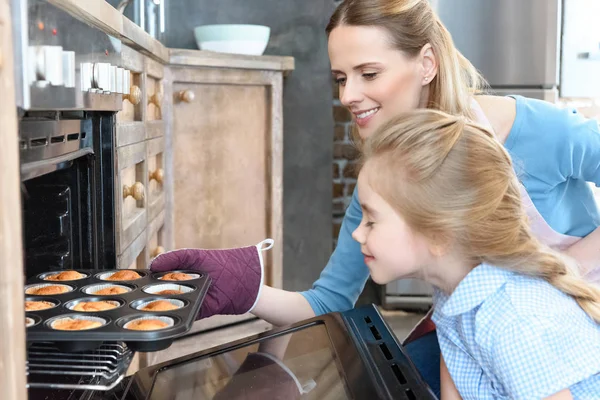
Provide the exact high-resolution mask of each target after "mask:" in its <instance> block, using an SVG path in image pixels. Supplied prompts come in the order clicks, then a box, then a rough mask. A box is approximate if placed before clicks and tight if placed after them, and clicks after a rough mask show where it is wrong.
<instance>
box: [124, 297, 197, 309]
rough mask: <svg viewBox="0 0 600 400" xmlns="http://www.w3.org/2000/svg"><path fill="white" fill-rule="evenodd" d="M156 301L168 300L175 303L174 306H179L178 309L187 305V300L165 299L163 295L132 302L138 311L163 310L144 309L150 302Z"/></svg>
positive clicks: (132, 305)
mask: <svg viewBox="0 0 600 400" xmlns="http://www.w3.org/2000/svg"><path fill="white" fill-rule="evenodd" d="M156 301H168V302H169V303H171V304H173V305H174V306H177V308H176V309H177V310H178V309H180V308H183V307H185V306H186V304H185V302H184V301H183V300H177V299H163V298H161V297H156V298H152V299H149V300H139V301H134V302H132V303H131V307H133V308H135V309H136V310H138V311H142V312H163V311H155V310H144V309H143V308H144V307H146V306H147V305H148V304H151V303H154V302H156ZM168 311H170V310H168Z"/></svg>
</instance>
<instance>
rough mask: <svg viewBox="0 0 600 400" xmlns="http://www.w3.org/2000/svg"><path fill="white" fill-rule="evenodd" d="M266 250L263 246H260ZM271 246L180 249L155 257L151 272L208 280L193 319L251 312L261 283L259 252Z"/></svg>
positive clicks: (271, 242)
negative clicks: (197, 274) (182, 271)
mask: <svg viewBox="0 0 600 400" xmlns="http://www.w3.org/2000/svg"><path fill="white" fill-rule="evenodd" d="M265 245H266V246H267V247H263V246H265ZM271 247H273V239H265V240H263V241H262V242H260V243H259V244H257V245H256V246H248V247H239V248H234V249H219V250H208V249H180V250H174V251H169V252H166V253H163V254H160V255H159V256H157V257H156V258H155V259H154V260H152V262H151V263H150V269H151V270H152V271H154V272H164V271H172V270H178V269H186V270H194V271H198V272H200V273H203V274H207V275H208V276H210V277H211V279H212V283H211V285H210V287H209V289H208V292H207V293H206V297H205V298H204V302H203V303H202V306H201V307H200V313H198V316H197V317H196V319H201V318H208V317H211V316H213V315H222V314H235V315H239V314H245V313H247V312H249V311H252V309H253V308H254V306H255V305H256V302H257V301H258V296H259V294H260V289H261V287H262V285H263V282H264V263H263V257H262V252H263V251H265V250H269V249H270V248H271Z"/></svg>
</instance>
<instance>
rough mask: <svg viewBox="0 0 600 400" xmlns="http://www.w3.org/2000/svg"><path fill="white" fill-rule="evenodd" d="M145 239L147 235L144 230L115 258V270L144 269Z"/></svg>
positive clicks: (146, 261) (145, 257)
mask: <svg viewBox="0 0 600 400" xmlns="http://www.w3.org/2000/svg"><path fill="white" fill-rule="evenodd" d="M146 239H147V234H146V231H145V230H144V231H142V233H140V235H139V236H138V237H137V238H135V240H134V241H133V242H132V243H131V244H130V245H129V247H128V248H126V249H125V250H124V251H123V253H122V254H121V255H120V256H119V257H118V258H117V268H121V269H146V268H147V265H148V260H147V256H146V253H147V251H146V250H147V249H146Z"/></svg>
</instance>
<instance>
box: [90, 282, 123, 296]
mask: <svg viewBox="0 0 600 400" xmlns="http://www.w3.org/2000/svg"><path fill="white" fill-rule="evenodd" d="M112 287H118V288H122V289H125V290H126V292H125V293H129V292H131V291H132V290H134V288H132V287H131V286H129V285H123V284H118V283H102V284H99V285H91V286H86V287H84V288H83V293H85V294H89V295H92V296H120V295H122V294H125V293H116V294H114V293H113V294H98V293H97V292H98V291H100V290H103V289H108V288H112Z"/></svg>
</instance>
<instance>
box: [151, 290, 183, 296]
mask: <svg viewBox="0 0 600 400" xmlns="http://www.w3.org/2000/svg"><path fill="white" fill-rule="evenodd" d="M182 293H183V292H182V291H181V290H174V289H167V290H161V291H160V292H156V294H162V295H168V294H182Z"/></svg>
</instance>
